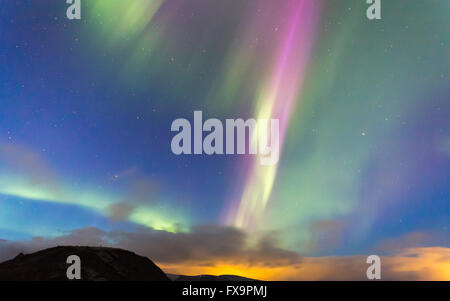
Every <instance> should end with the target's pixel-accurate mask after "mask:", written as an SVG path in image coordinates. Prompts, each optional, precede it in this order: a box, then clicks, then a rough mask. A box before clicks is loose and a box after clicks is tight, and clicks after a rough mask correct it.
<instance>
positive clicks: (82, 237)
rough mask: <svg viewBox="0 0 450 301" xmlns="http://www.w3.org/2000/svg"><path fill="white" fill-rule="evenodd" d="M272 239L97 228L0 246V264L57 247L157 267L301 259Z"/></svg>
mask: <svg viewBox="0 0 450 301" xmlns="http://www.w3.org/2000/svg"><path fill="white" fill-rule="evenodd" d="M276 244H277V241H276V240H275V239H274V238H273V235H262V236H261V238H259V239H257V240H256V241H255V240H254V239H252V238H250V237H249V236H248V235H247V234H246V233H244V232H242V231H240V230H238V229H235V228H228V227H218V226H197V227H194V228H192V230H191V231H190V232H188V233H187V232H178V233H171V232H167V231H162V230H154V229H148V228H141V230H139V231H137V232H124V231H112V232H104V231H102V230H100V229H97V228H92V227H88V228H83V229H77V230H74V231H72V232H70V233H68V234H67V235H62V236H58V237H55V238H42V237H35V238H33V239H32V240H31V241H27V242H8V241H6V242H0V261H3V260H7V259H10V258H12V257H14V256H16V255H17V254H18V253H20V252H23V253H30V252H34V251H37V250H40V249H44V248H48V247H52V246H57V245H89V246H99V245H101V246H110V247H118V248H123V249H127V250H131V251H134V252H136V253H138V254H141V255H144V256H147V257H149V258H151V259H152V260H154V261H156V262H159V263H169V264H174V263H181V262H184V263H187V262H195V263H199V262H201V264H202V265H204V266H208V265H214V263H215V262H217V261H226V262H228V263H231V264H247V265H255V264H257V265H264V266H279V265H288V264H293V263H298V262H300V261H301V256H300V255H299V254H297V253H295V252H291V251H287V250H283V249H281V248H278V247H277V246H276Z"/></svg>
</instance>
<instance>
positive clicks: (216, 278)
mask: <svg viewBox="0 0 450 301" xmlns="http://www.w3.org/2000/svg"><path fill="white" fill-rule="evenodd" d="M167 276H168V277H169V278H170V279H171V280H173V281H259V280H256V279H251V278H246V277H242V276H236V275H219V276H214V275H198V276H185V275H173V274H168V275H167Z"/></svg>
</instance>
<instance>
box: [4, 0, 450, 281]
mask: <svg viewBox="0 0 450 301" xmlns="http://www.w3.org/2000/svg"><path fill="white" fill-rule="evenodd" d="M82 3H83V4H82V19H81V20H71V21H70V20H67V19H66V18H65V10H66V8H67V5H66V4H65V1H56V0H42V1H39V4H38V3H37V1H31V0H29V1H27V0H18V1H6V0H0V260H5V259H8V258H9V257H13V256H15V255H16V253H17V252H18V251H22V250H24V251H30V250H36V249H39V248H44V247H48V246H53V245H55V244H89V245H112V246H119V247H123V248H127V249H130V250H133V251H136V252H139V253H141V254H142V255H146V256H148V257H150V258H152V259H153V260H155V262H157V263H158V264H159V265H160V266H161V267H162V268H163V269H164V270H165V271H169V272H172V273H180V274H203V273H211V274H238V275H242V276H247V277H253V278H258V279H263V280H272V279H273V280H280V279H283V280H297V279H298V280H328V279H361V278H363V277H365V267H366V263H365V257H367V256H368V255H370V254H378V255H380V256H381V257H382V262H383V263H384V265H383V275H385V276H386V277H387V278H388V279H404V280H409V279H413V280H414V279H425V280H450V274H449V271H450V259H449V258H450V249H449V248H450V235H449V233H448V226H449V223H450V221H449V215H450V185H449V183H450V118H449V116H450V77H449V69H450V45H449V42H450V21H449V20H450V18H449V16H450V5H449V2H448V1H446V0H434V1H425V0H396V1H385V0H384V1H383V4H382V19H381V20H373V21H371V20H368V19H367V18H366V9H367V4H366V1H365V0H340V1H332V0H279V1H272V0H248V1H241V0H228V1H219V0H215V1H202V0H189V1H186V0H130V1H121V0H88V1H82ZM197 110H200V111H203V113H204V115H205V116H208V117H211V118H218V119H221V120H224V119H226V118H233V119H236V118H243V119H247V118H263V119H270V118H278V119H279V120H280V160H279V162H278V164H277V165H274V166H262V165H260V164H259V163H258V158H255V157H254V156H248V155H222V156H214V155H211V156H209V155H200V156H189V155H185V156H183V155H181V156H177V155H174V154H173V153H172V152H171V150H170V142H171V139H172V137H173V133H172V132H171V131H170V125H171V123H172V121H173V120H175V119H177V118H190V117H191V116H192V115H193V112H194V111H197ZM333 267H339V268H340V271H341V272H340V273H339V274H338V275H336V274H334V272H333V270H332V268H333Z"/></svg>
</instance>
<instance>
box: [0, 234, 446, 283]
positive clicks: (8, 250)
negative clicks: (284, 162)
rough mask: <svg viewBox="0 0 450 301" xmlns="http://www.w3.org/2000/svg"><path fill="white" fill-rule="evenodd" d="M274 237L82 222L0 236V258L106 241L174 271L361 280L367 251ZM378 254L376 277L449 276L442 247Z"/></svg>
mask: <svg viewBox="0 0 450 301" xmlns="http://www.w3.org/2000/svg"><path fill="white" fill-rule="evenodd" d="M326 228H328V227H326ZM415 236H416V235H415V234H412V235H411V236H410V237H415ZM276 237H277V233H274V232H272V233H264V234H261V235H258V237H257V238H255V237H253V235H252V237H250V236H249V235H248V234H247V233H245V232H242V231H240V230H238V229H235V228H228V227H218V226H198V227H194V228H193V229H192V230H191V231H190V232H188V233H187V232H178V233H171V232H166V231H160V230H152V229H146V228H142V229H141V230H140V231H137V232H124V231H112V232H105V231H102V230H100V229H97V228H93V227H88V228H83V229H77V230H74V231H71V232H70V233H67V234H66V235H62V236H58V237H55V238H42V237H35V238H33V239H32V240H30V241H23V242H11V241H5V240H0V261H3V260H6V259H11V258H13V257H15V256H16V255H17V254H18V253H20V252H23V253H31V252H35V251H37V250H40V249H44V248H48V247H53V246H57V245H89V246H109V247H119V248H123V249H127V250H131V251H133V252H136V253H137V254H140V255H144V256H147V257H149V258H150V259H152V260H153V261H155V262H156V263H157V264H158V265H159V266H160V267H161V268H163V270H164V271H166V272H168V273H175V274H185V275H198V274H216V275H219V274H235V275H241V276H245V277H250V278H256V279H261V280H367V278H366V270H367V268H368V266H369V265H368V264H367V263H366V258H367V256H368V255H371V254H367V255H357V256H327V257H302V256H301V255H300V254H298V253H296V252H292V251H289V250H284V249H281V248H279V247H277V245H278V244H279V242H278V241H277V239H276ZM419 241H420V239H419ZM380 257H381V277H382V280H450V248H447V247H438V246H434V247H408V248H403V249H395V251H394V250H393V251H392V254H390V255H388V256H380Z"/></svg>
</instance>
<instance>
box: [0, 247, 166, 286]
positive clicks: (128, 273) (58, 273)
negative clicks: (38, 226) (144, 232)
mask: <svg viewBox="0 0 450 301" xmlns="http://www.w3.org/2000/svg"><path fill="white" fill-rule="evenodd" d="M70 255H77V256H79V257H80V259H81V280H88V281H89V280H91V281H92V280H106V281H127V280H140V281H170V279H169V278H168V277H167V276H166V274H164V272H163V271H162V270H161V269H160V268H159V267H158V266H157V265H155V264H154V263H153V262H152V261H151V260H150V259H148V258H147V257H143V256H139V255H136V254H135V253H133V252H130V251H126V250H122V249H115V248H104V247H81V246H59V247H55V248H50V249H46V250H42V251H39V252H36V253H32V254H28V255H24V254H22V253H21V254H19V255H18V256H16V257H15V258H14V259H12V260H9V261H5V262H3V263H0V280H3V281H4V280H16V281H63V280H68V279H67V277H66V271H67V268H68V267H69V266H70V264H67V263H66V260H67V257H69V256H70Z"/></svg>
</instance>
